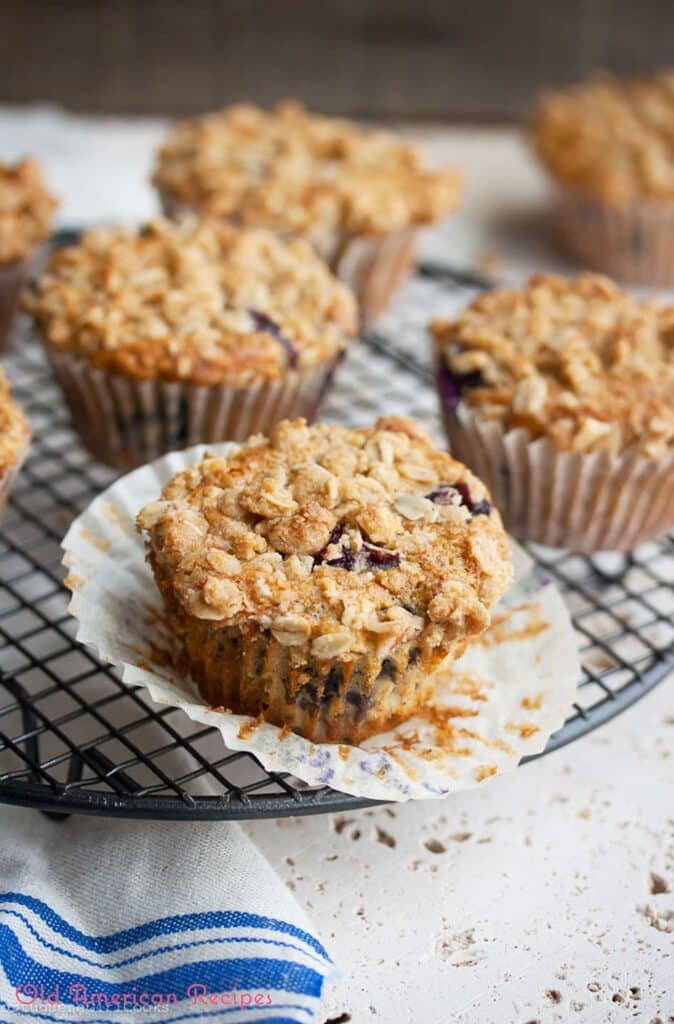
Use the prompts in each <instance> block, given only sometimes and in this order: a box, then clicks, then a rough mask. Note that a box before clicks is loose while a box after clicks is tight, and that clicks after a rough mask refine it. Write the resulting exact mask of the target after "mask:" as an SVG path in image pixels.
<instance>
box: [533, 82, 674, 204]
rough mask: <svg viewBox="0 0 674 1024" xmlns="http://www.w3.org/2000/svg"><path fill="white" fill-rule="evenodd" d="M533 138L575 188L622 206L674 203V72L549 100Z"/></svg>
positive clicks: (592, 86)
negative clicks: (640, 201) (634, 202)
mask: <svg viewBox="0 0 674 1024" xmlns="http://www.w3.org/2000/svg"><path fill="white" fill-rule="evenodd" d="M533 139H534V144H535V147H536V150H537V152H538V155H539V156H540V158H541V159H542V160H543V162H544V163H545V164H546V166H547V167H548V168H549V170H550V171H551V172H552V173H553V174H554V175H555V177H557V178H559V179H560V180H561V181H563V182H564V183H565V184H567V185H572V186H575V187H577V188H579V189H581V190H582V191H583V192H586V193H588V194H590V195H592V196H594V197H596V198H597V199H600V200H603V201H604V202H607V203H615V204H617V205H620V204H623V203H627V202H629V201H630V200H633V199H641V198H646V199H651V200H656V201H671V200H672V199H674V146H673V145H672V143H673V141H674V72H672V71H665V72H661V73H660V74H656V75H653V76H651V77H648V78H628V79H619V78H611V77H605V78H598V79H595V80H592V81H589V82H586V83H583V84H582V85H577V86H575V87H573V88H571V89H566V90H563V91H560V92H555V93H552V94H551V95H549V96H546V97H544V98H543V99H542V100H541V101H540V103H539V105H538V109H537V110H536V113H535V115H534V121H533Z"/></svg>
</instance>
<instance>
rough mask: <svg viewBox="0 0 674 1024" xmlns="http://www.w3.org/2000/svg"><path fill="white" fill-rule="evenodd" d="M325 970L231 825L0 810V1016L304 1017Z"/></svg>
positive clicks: (47, 1019)
mask: <svg viewBox="0 0 674 1024" xmlns="http://www.w3.org/2000/svg"><path fill="white" fill-rule="evenodd" d="M332 973H333V965H332V962H331V960H330V958H329V956H328V954H327V953H326V951H325V949H324V948H323V946H322V945H321V943H320V942H319V941H318V939H317V938H315V937H314V935H313V934H312V932H311V930H310V925H309V923H308V922H307V920H306V918H305V916H304V914H303V912H302V910H301V909H300V907H299V906H298V904H297V903H296V901H295V900H294V898H293V897H292V896H291V894H290V893H289V892H288V890H287V889H286V887H285V886H284V885H283V884H282V883H281V881H280V880H279V878H278V877H277V875H276V874H275V873H274V871H273V870H272V869H271V867H270V866H269V864H268V863H267V862H266V861H265V860H264V858H263V857H262V856H261V854H260V853H259V852H258V851H257V849H256V848H255V847H254V846H253V844H252V843H251V842H250V840H248V838H247V837H246V836H245V835H244V833H243V832H242V831H241V829H240V828H239V826H237V825H233V824H230V823H221V822H217V823H210V822H209V823H199V822H195V823H190V824H185V823H182V822H133V821H112V820H108V819H99V818H88V817H72V818H70V819H68V820H67V821H64V822H54V821H50V820H48V819H46V818H44V817H43V816H42V815H40V814H38V813H37V812H34V811H33V812H31V811H25V810H16V809H10V808H0V1024H71V1022H73V1021H78V1022H79V1021H82V1022H85V1024H145V1022H147V1021H160V1022H162V1024H177V1022H179V1021H180V1022H185V1024H188V1022H194V1024H208V1022H214V1024H220V1022H227V1024H241V1022H243V1021H245V1022H246V1024H257V1022H260V1024H262V1022H265V1024H304V1022H306V1021H311V1020H312V1019H314V1018H315V1017H316V1012H317V1010H318V1007H319V1004H320V999H321V990H322V987H323V982H324V980H325V978H326V977H328V976H330V975H331V974H332Z"/></svg>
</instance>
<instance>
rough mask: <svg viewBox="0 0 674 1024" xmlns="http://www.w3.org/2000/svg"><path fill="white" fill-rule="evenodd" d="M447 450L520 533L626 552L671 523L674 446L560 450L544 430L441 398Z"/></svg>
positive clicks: (578, 547)
mask: <svg viewBox="0 0 674 1024" xmlns="http://www.w3.org/2000/svg"><path fill="white" fill-rule="evenodd" d="M441 403H442V406H443V416H444V421H445V427H446V430H447V437H448V440H449V446H450V449H451V452H452V455H453V456H454V457H455V458H457V459H459V460H460V461H461V462H465V464H466V465H467V466H469V467H470V469H472V470H473V472H474V473H475V474H476V476H479V477H480V479H481V480H483V481H484V483H485V484H486V485H487V487H488V488H489V490H490V491H491V495H492V498H493V501H494V504H495V505H496V507H497V508H498V510H499V512H500V513H501V516H502V518H503V523H504V525H505V528H506V530H507V531H508V532H509V533H510V534H512V535H513V536H514V537H517V538H518V540H528V541H534V542H536V543H537V544H545V545H547V546H549V547H557V548H568V549H569V550H571V551H578V552H584V553H586V554H592V553H594V552H596V551H632V550H634V548H636V547H637V545H639V544H643V543H645V542H646V541H650V540H655V539H656V538H657V537H659V536H661V535H662V534H663V533H666V532H667V530H670V529H671V528H672V527H674V451H670V452H669V453H668V454H665V455H662V456H660V457H659V458H653V459H647V458H645V457H644V456H643V455H640V454H639V452H638V451H636V450H635V449H632V450H630V451H627V452H625V453H624V454H623V455H611V454H609V453H608V452H601V451H597V452H564V451H560V450H559V449H558V448H557V447H556V445H555V444H554V443H553V442H552V441H551V440H550V438H547V437H540V438H536V439H535V440H534V439H532V437H531V435H530V434H529V432H528V431H527V430H525V429H524V428H522V427H518V428H515V429H512V430H504V429H503V426H502V424H501V423H500V422H499V421H497V420H487V419H484V417H481V416H480V415H479V414H478V412H477V411H475V410H473V409H472V408H471V407H470V405H469V404H468V403H467V402H466V401H464V400H462V401H460V402H459V403H458V405H457V406H456V408H450V407H449V406H448V405H447V403H446V402H443V399H442V395H441Z"/></svg>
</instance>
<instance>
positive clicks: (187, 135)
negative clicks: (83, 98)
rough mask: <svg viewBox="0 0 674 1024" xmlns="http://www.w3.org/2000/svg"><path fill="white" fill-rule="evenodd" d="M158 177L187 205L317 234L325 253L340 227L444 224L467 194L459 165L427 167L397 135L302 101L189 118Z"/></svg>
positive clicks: (370, 229)
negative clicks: (311, 109) (318, 111)
mask: <svg viewBox="0 0 674 1024" xmlns="http://www.w3.org/2000/svg"><path fill="white" fill-rule="evenodd" d="M153 180H154V183H155V185H157V186H158V187H159V188H160V189H161V190H163V191H164V192H165V193H166V194H168V195H169V196H170V197H171V198H172V199H173V200H174V201H176V202H178V203H180V204H183V205H185V206H190V207H192V208H195V209H198V210H200V211H201V212H205V213H208V214H211V215H216V216H219V217H226V218H229V219H233V220H235V221H236V222H238V223H242V224H255V225H263V226H265V227H269V228H272V229H273V230H275V231H277V232H279V233H281V234H290V235H296V236H301V237H304V238H307V239H309V240H310V241H311V242H312V244H313V245H314V246H316V247H317V248H318V249H319V251H321V252H324V251H325V249H326V238H327V239H328V241H329V239H330V237H331V236H332V235H333V234H334V233H335V232H338V233H347V234H368V235H377V234H385V233H388V232H393V231H400V230H403V229H405V228H408V227H410V226H412V225H414V224H422V223H427V222H430V221H434V220H437V219H438V218H439V217H441V216H443V215H444V214H446V213H448V212H450V211H451V210H452V209H453V208H454V206H455V205H456V203H457V200H458V196H459V193H460V183H459V179H458V176H457V175H456V173H455V172H454V171H449V170H445V171H439V172H435V173H434V172H432V171H428V170H424V168H423V165H422V161H421V158H420V156H419V154H418V152H417V150H416V149H415V148H414V147H413V146H411V145H409V144H407V143H404V142H402V141H401V140H399V139H398V138H396V136H395V135H392V134H390V133H388V132H384V131H374V130H366V129H364V128H359V127H358V126H356V125H355V124H352V123H350V122H348V121H343V120H337V119H334V118H328V117H321V116H319V115H315V114H309V113H307V112H306V111H305V110H304V109H303V108H302V107H301V106H299V105H297V104H294V103H285V104H281V105H279V106H277V107H276V108H275V109H274V110H271V111H265V110H261V109H259V108H258V107H254V106H249V105H240V106H234V107H229V108H226V109H224V110H221V111H219V112H217V113H213V114H209V115H207V116H204V117H201V118H197V119H195V120H192V121H184V122H182V123H179V124H178V125H177V126H176V127H175V128H174V130H173V132H172V134H171V135H170V137H169V138H168V140H167V141H166V142H165V143H164V145H163V146H162V148H161V149H160V151H159V154H158V159H157V166H156V169H155V173H154V178H153ZM327 247H329V245H328V246H327Z"/></svg>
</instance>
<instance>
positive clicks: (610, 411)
mask: <svg viewBox="0 0 674 1024" xmlns="http://www.w3.org/2000/svg"><path fill="white" fill-rule="evenodd" d="M431 329H432V333H433V335H434V337H435V342H436V346H437V348H438V351H439V353H440V356H441V358H442V359H443V360H444V361H445V363H446V366H447V370H448V373H449V375H450V377H451V378H452V379H453V380H455V381H456V382H457V384H458V386H459V388H460V390H461V397H462V398H463V399H464V400H465V401H467V402H469V403H470V405H471V406H474V407H475V408H477V409H479V411H480V414H481V415H482V416H484V417H485V418H487V419H493V420H500V421H502V422H503V424H504V426H505V427H506V428H515V427H524V428H526V429H527V430H528V431H529V432H530V433H531V435H532V437H534V438H536V437H544V436H546V437H549V438H550V439H551V440H552V441H553V442H554V444H555V445H556V447H557V448H559V449H560V450H568V451H578V452H591V451H607V452H610V453H615V454H618V453H621V452H623V451H625V450H626V449H628V448H631V447H632V446H635V447H636V448H637V449H638V450H639V451H640V452H641V453H642V454H643V455H645V456H647V457H658V456H661V455H664V454H666V453H668V452H670V451H671V450H672V449H674V306H661V305H659V304H658V303H657V302H655V301H653V300H650V301H645V302H639V301H637V300H636V299H633V298H631V297H630V296H629V295H628V294H626V293H625V292H623V291H622V290H621V289H620V288H619V287H618V286H617V285H615V284H614V283H613V282H612V281H610V280H609V279H608V278H606V277H601V276H599V275H596V274H583V275H581V276H579V277H577V278H575V279H572V280H566V279H565V278H562V277H558V276H556V275H552V274H547V275H537V276H535V277H532V278H531V279H530V281H529V282H528V283H527V284H526V285H525V286H524V287H523V288H522V289H519V290H517V289H513V290H509V289H495V290H493V291H491V292H486V293H485V294H484V295H481V296H480V297H479V298H477V299H476V300H475V301H474V302H472V303H471V305H470V306H469V307H468V308H467V309H466V310H465V311H464V312H463V313H462V314H461V315H460V316H459V317H458V318H457V319H456V320H452V321H435V322H434V323H433V324H432V326H431ZM462 381H469V383H470V386H469V387H466V388H461V382H462Z"/></svg>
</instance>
